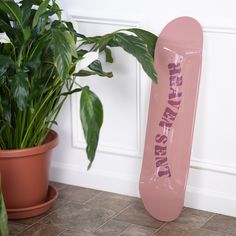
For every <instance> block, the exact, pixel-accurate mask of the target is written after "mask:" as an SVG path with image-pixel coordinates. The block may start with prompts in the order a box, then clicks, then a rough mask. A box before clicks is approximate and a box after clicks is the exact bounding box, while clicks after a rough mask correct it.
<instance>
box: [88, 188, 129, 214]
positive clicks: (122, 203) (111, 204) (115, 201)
mask: <svg viewBox="0 0 236 236" xmlns="http://www.w3.org/2000/svg"><path fill="white" fill-rule="evenodd" d="M131 202H132V198H131V197H128V196H124V195H120V194H115V193H107V192H102V193H101V194H98V195H97V196H96V197H94V198H93V199H92V200H90V201H88V202H86V205H87V206H89V207H103V208H106V209H110V210H113V211H116V212H120V211H121V210H123V209H124V208H126V207H127V206H128V205H130V203H131Z"/></svg>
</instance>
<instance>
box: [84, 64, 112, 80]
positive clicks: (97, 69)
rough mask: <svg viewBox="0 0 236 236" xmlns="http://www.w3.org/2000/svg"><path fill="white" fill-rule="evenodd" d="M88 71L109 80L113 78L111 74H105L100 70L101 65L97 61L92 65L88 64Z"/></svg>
mask: <svg viewBox="0 0 236 236" xmlns="http://www.w3.org/2000/svg"><path fill="white" fill-rule="evenodd" d="M88 67H89V69H90V70H92V71H94V72H95V73H96V74H97V75H99V76H103V77H108V78H111V77H112V76H113V74H112V72H105V71H103V69H102V64H101V62H100V61H99V60H96V61H94V62H93V63H92V64H90V65H89V66H88Z"/></svg>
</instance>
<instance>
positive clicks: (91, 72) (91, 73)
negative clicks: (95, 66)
mask: <svg viewBox="0 0 236 236" xmlns="http://www.w3.org/2000/svg"><path fill="white" fill-rule="evenodd" d="M73 75H74V76H81V77H85V76H91V75H96V73H95V72H94V71H88V70H80V71H79V72H78V73H76V74H73Z"/></svg>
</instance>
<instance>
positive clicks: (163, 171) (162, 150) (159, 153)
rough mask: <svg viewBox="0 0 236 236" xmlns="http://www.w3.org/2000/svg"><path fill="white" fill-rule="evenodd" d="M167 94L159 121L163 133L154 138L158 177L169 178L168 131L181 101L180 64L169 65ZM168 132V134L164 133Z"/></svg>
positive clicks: (181, 81) (181, 78)
mask: <svg viewBox="0 0 236 236" xmlns="http://www.w3.org/2000/svg"><path fill="white" fill-rule="evenodd" d="M168 70H169V94H168V100H167V105H166V107H165V110H164V112H163V114H162V117H161V120H160V121H159V124H158V125H159V127H160V128H161V130H162V131H163V132H161V133H160V134H157V135H156V137H155V148H154V155H155V164H156V168H157V173H158V176H159V177H163V176H165V177H171V170H170V167H169V164H168V150H167V144H168V139H169V135H168V134H169V133H170V132H169V131H170V130H171V128H172V127H173V124H174V121H175V119H176V117H177V115H178V111H179V108H180V104H181V99H182V84H183V77H182V75H181V63H180V61H178V62H177V63H169V64H168ZM166 131H168V132H166Z"/></svg>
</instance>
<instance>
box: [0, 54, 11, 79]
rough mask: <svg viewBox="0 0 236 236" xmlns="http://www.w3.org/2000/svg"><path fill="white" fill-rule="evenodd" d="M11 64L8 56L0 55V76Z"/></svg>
mask: <svg viewBox="0 0 236 236" xmlns="http://www.w3.org/2000/svg"><path fill="white" fill-rule="evenodd" d="M12 65H14V62H13V61H12V59H11V58H10V57H9V56H3V55H0V77H1V76H3V75H4V74H5V73H6V71H7V69H8V68H9V67H10V66H12Z"/></svg>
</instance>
